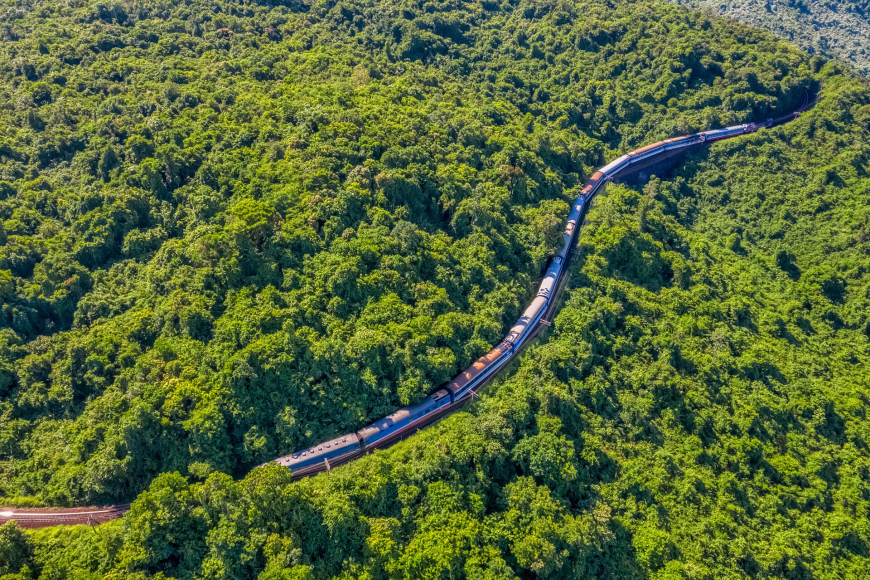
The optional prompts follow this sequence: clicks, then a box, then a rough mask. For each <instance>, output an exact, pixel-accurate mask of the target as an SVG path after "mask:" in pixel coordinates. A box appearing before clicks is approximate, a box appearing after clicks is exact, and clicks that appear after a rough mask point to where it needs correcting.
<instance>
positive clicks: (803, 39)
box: [671, 0, 870, 75]
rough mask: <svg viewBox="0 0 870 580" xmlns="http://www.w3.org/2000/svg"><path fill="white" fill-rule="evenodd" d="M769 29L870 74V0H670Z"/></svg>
mask: <svg viewBox="0 0 870 580" xmlns="http://www.w3.org/2000/svg"><path fill="white" fill-rule="evenodd" d="M671 1H672V2H676V3H677V4H681V5H683V6H687V7H690V8H693V9H701V10H706V11H710V12H713V13H716V14H721V15H723V16H727V17H729V18H734V19H735V20H739V21H741V22H744V23H746V24H750V25H752V26H760V27H762V28H766V29H768V30H770V31H771V32H773V33H774V34H776V35H777V36H779V37H780V38H785V39H786V40H789V41H791V42H794V43H795V44H797V45H798V46H800V47H802V48H804V49H805V50H807V51H809V52H810V53H811V54H821V55H826V56H828V57H835V58H839V59H841V60H843V61H844V62H848V63H850V64H851V65H852V66H854V67H855V69H856V70H858V71H860V72H861V73H863V74H864V75H867V74H868V73H870V2H868V1H867V0H858V1H849V0H826V1H825V2H813V1H811V0H784V1H782V2H780V1H777V0H763V1H762V0H726V1H722V0H671Z"/></svg>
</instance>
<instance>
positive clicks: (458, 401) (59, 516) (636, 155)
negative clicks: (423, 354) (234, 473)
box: [0, 93, 817, 528]
mask: <svg viewBox="0 0 870 580" xmlns="http://www.w3.org/2000/svg"><path fill="white" fill-rule="evenodd" d="M816 100H817V93H816V94H815V95H813V96H812V98H811V96H810V94H809V93H808V94H807V95H806V96H805V98H804V102H803V105H802V106H801V107H800V108H798V109H797V110H796V111H795V112H793V113H790V114H788V115H785V116H783V117H780V118H778V119H767V120H766V121H764V122H763V123H760V124H756V123H745V124H742V125H735V126H733V127H726V128H725V129H715V130H711V131H703V132H701V133H694V134H691V135H687V136H685V137H677V138H674V139H668V140H665V141H659V142H657V143H653V144H651V145H646V146H645V147H641V148H640V149H636V150H634V151H632V152H630V153H627V154H625V155H623V156H621V157H619V158H617V159H615V160H614V161H612V162H610V163H608V164H607V165H605V166H604V167H602V168H601V169H599V170H598V171H596V172H595V173H594V174H593V175H592V177H590V178H589V180H588V181H587V182H586V184H585V185H584V187H583V189H582V190H581V192H580V194H579V195H578V196H577V199H575V200H574V204H573V205H572V207H571V211H570V212H569V214H568V219H567V223H566V225H565V230H564V234H563V246H562V249H561V251H560V252H559V253H558V254H556V255H555V256H553V258H552V260H551V261H550V264H549V266H548V267H547V271H546V274H545V275H544V279H543V281H542V282H541V285H540V287H539V289H538V293H537V295H536V296H535V298H534V299H533V300H532V303H531V304H530V305H529V306H528V308H526V310H525V312H524V313H523V315H522V317H520V319H519V320H518V321H517V323H516V324H514V326H513V327H511V329H510V331H509V332H508V334H507V336H505V338H504V339H503V340H502V342H500V343H499V344H498V345H497V346H496V347H495V348H493V349H492V350H491V351H489V352H488V353H486V354H485V355H483V356H482V357H480V358H479V359H478V360H477V361H475V362H474V364H472V365H471V366H470V367H468V368H467V369H466V370H465V371H463V372H462V373H460V374H459V375H458V376H457V377H456V378H454V379H453V380H452V381H450V382H449V383H447V384H446V385H444V386H443V387H440V388H439V389H437V390H436V391H435V392H434V393H432V394H431V395H429V396H428V397H426V398H425V399H423V401H421V402H420V403H418V404H416V405H411V406H408V407H403V408H401V409H399V410H398V411H396V412H395V413H393V414H391V415H389V416H387V417H384V418H383V419H381V420H379V421H376V422H374V423H372V424H371V425H368V426H366V427H363V428H362V429H360V430H359V431H355V432H353V433H349V434H347V435H343V436H341V437H338V438H336V439H332V440H331V441H325V442H323V443H320V444H318V445H315V446H313V447H309V448H308V449H304V450H301V451H299V452H296V453H292V454H290V455H285V456H283V457H279V458H277V459H275V460H273V461H270V462H268V463H278V464H279V465H283V466H286V467H289V468H290V469H292V470H293V479H294V480H295V479H300V478H303V477H308V476H311V475H315V474H318V473H321V472H324V471H329V470H331V469H333V468H335V467H337V466H339V465H343V464H345V463H349V462H350V461H353V460H354V459H357V458H359V457H362V456H363V455H365V454H367V453H371V452H372V451H374V450H375V449H383V448H386V447H389V446H391V445H393V444H395V443H397V442H398V441H401V440H403V439H405V438H407V437H408V436H410V435H412V434H413V433H416V432H417V431H419V430H420V429H422V428H424V427H426V426H428V425H430V424H431V423H433V422H435V421H437V420H439V419H442V418H444V417H445V416H446V415H448V414H450V413H452V412H454V411H456V410H457V409H459V408H460V407H462V406H464V405H465V404H467V403H468V402H469V401H471V400H472V399H473V398H474V396H475V395H476V394H477V393H478V392H479V391H480V390H481V389H483V388H484V387H485V386H486V385H487V384H488V383H489V382H490V381H491V380H492V379H493V378H494V377H495V376H496V375H497V374H498V373H499V372H500V371H501V370H502V369H504V368H505V367H506V366H507V365H508V364H509V363H510V362H511V361H513V360H514V359H515V358H516V357H517V355H518V354H519V353H520V352H522V350H523V349H524V347H525V346H527V345H528V344H529V342H530V341H531V340H532V339H533V338H534V337H535V336H536V335H537V334H538V333H539V332H540V331H541V329H542V328H543V327H546V326H549V325H550V322H549V320H550V319H551V318H552V316H553V314H554V313H555V310H556V306H557V304H558V303H559V299H560V296H561V294H562V292H563V291H564V288H565V282H566V281H567V278H568V277H567V276H566V275H565V273H566V272H567V271H568V267H569V265H570V261H571V257H572V255H573V253H574V250H573V248H574V246H575V245H576V242H577V236H578V233H579V230H580V225H581V224H582V219H583V216H584V215H585V213H586V210H587V209H588V208H589V205H590V204H591V202H592V200H593V199H594V198H595V196H596V195H597V194H598V192H599V191H600V189H601V188H602V187H603V186H604V185H606V184H607V183H608V182H611V181H625V180H626V179H627V178H628V177H629V176H631V175H637V174H642V172H643V170H644V169H649V168H651V167H655V166H657V165H661V164H662V163H663V162H667V161H668V160H674V159H676V158H681V157H683V156H684V155H685V154H686V153H688V152H690V151H692V150H694V149H698V148H701V147H703V146H705V145H708V144H710V143H715V142H716V141H722V140H724V139H731V138H734V137H739V136H740V135H746V134H749V133H755V132H756V131H758V130H759V129H763V128H771V127H775V126H778V125H783V124H785V123H788V122H789V121H792V120H793V119H796V118H797V117H798V116H800V114H801V113H803V112H805V111H807V110H808V109H810V108H812V107H813V106H814V105H815V103H816ZM264 465H265V464H264ZM129 509H130V504H120V505H114V506H106V507H100V508H69V509H50V508H38V509H36V508H31V509H26V510H25V509H22V510H16V509H12V508H2V507H0V524H3V523H5V522H7V521H10V520H15V521H17V522H18V523H19V525H21V526H22V527H25V528H41V527H47V526H54V525H63V524H66V525H75V524H91V525H95V524H99V523H103V522H104V521H108V520H111V519H115V518H118V517H121V516H122V515H123V514H124V513H126V512H127V511H128V510H129Z"/></svg>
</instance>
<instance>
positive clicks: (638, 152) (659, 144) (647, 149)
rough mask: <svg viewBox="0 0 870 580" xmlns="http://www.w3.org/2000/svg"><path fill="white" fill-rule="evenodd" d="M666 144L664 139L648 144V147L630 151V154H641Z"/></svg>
mask: <svg viewBox="0 0 870 580" xmlns="http://www.w3.org/2000/svg"><path fill="white" fill-rule="evenodd" d="M664 144H665V142H664V141H659V142H657V143H653V144H652V145H647V146H646V147H641V148H640V149H635V150H634V151H632V152H631V153H629V155H639V154H641V153H644V152H646V151H649V150H650V149H655V148H656V147H661V146H662V145H664Z"/></svg>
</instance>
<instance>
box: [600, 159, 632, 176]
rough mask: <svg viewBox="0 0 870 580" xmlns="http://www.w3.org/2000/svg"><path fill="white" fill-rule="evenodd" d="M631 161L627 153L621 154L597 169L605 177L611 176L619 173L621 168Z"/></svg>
mask: <svg viewBox="0 0 870 580" xmlns="http://www.w3.org/2000/svg"><path fill="white" fill-rule="evenodd" d="M630 162H631V157H629V156H628V155H623V156H622V157H617V158H616V159H614V160H613V161H611V162H610V163H608V164H607V165H605V166H604V167H602V168H601V169H599V170H598V171H599V172H601V173H603V174H604V175H605V176H606V177H612V176H614V175H616V174H617V173H619V171H620V170H621V169H623V168H624V167H625V166H626V165H628V164H629V163H630Z"/></svg>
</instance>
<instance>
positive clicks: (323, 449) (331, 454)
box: [270, 433, 362, 471]
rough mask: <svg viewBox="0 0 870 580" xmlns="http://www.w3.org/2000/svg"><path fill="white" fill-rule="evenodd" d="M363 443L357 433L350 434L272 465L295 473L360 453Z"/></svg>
mask: <svg viewBox="0 0 870 580" xmlns="http://www.w3.org/2000/svg"><path fill="white" fill-rule="evenodd" d="M361 443H362V442H361V440H360V438H359V437H357V435H356V433H349V434H348V435H342V436H341V437H337V438H336V439H333V440H332V441H327V442H326V443H319V444H317V445H315V446H314V447H309V448H308V449H304V450H302V451H298V452H296V453H291V454H290V455H285V456H284V457H279V458H278V459H275V460H273V461H271V462H270V463H277V464H278V465H283V466H284V467H289V468H290V469H293V470H294V471H295V470H298V469H302V468H304V467H309V466H312V465H316V464H318V463H324V461H329V460H330V459H336V458H338V457H341V456H342V455H346V454H348V453H352V452H354V451H359V450H360V448H361Z"/></svg>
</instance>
